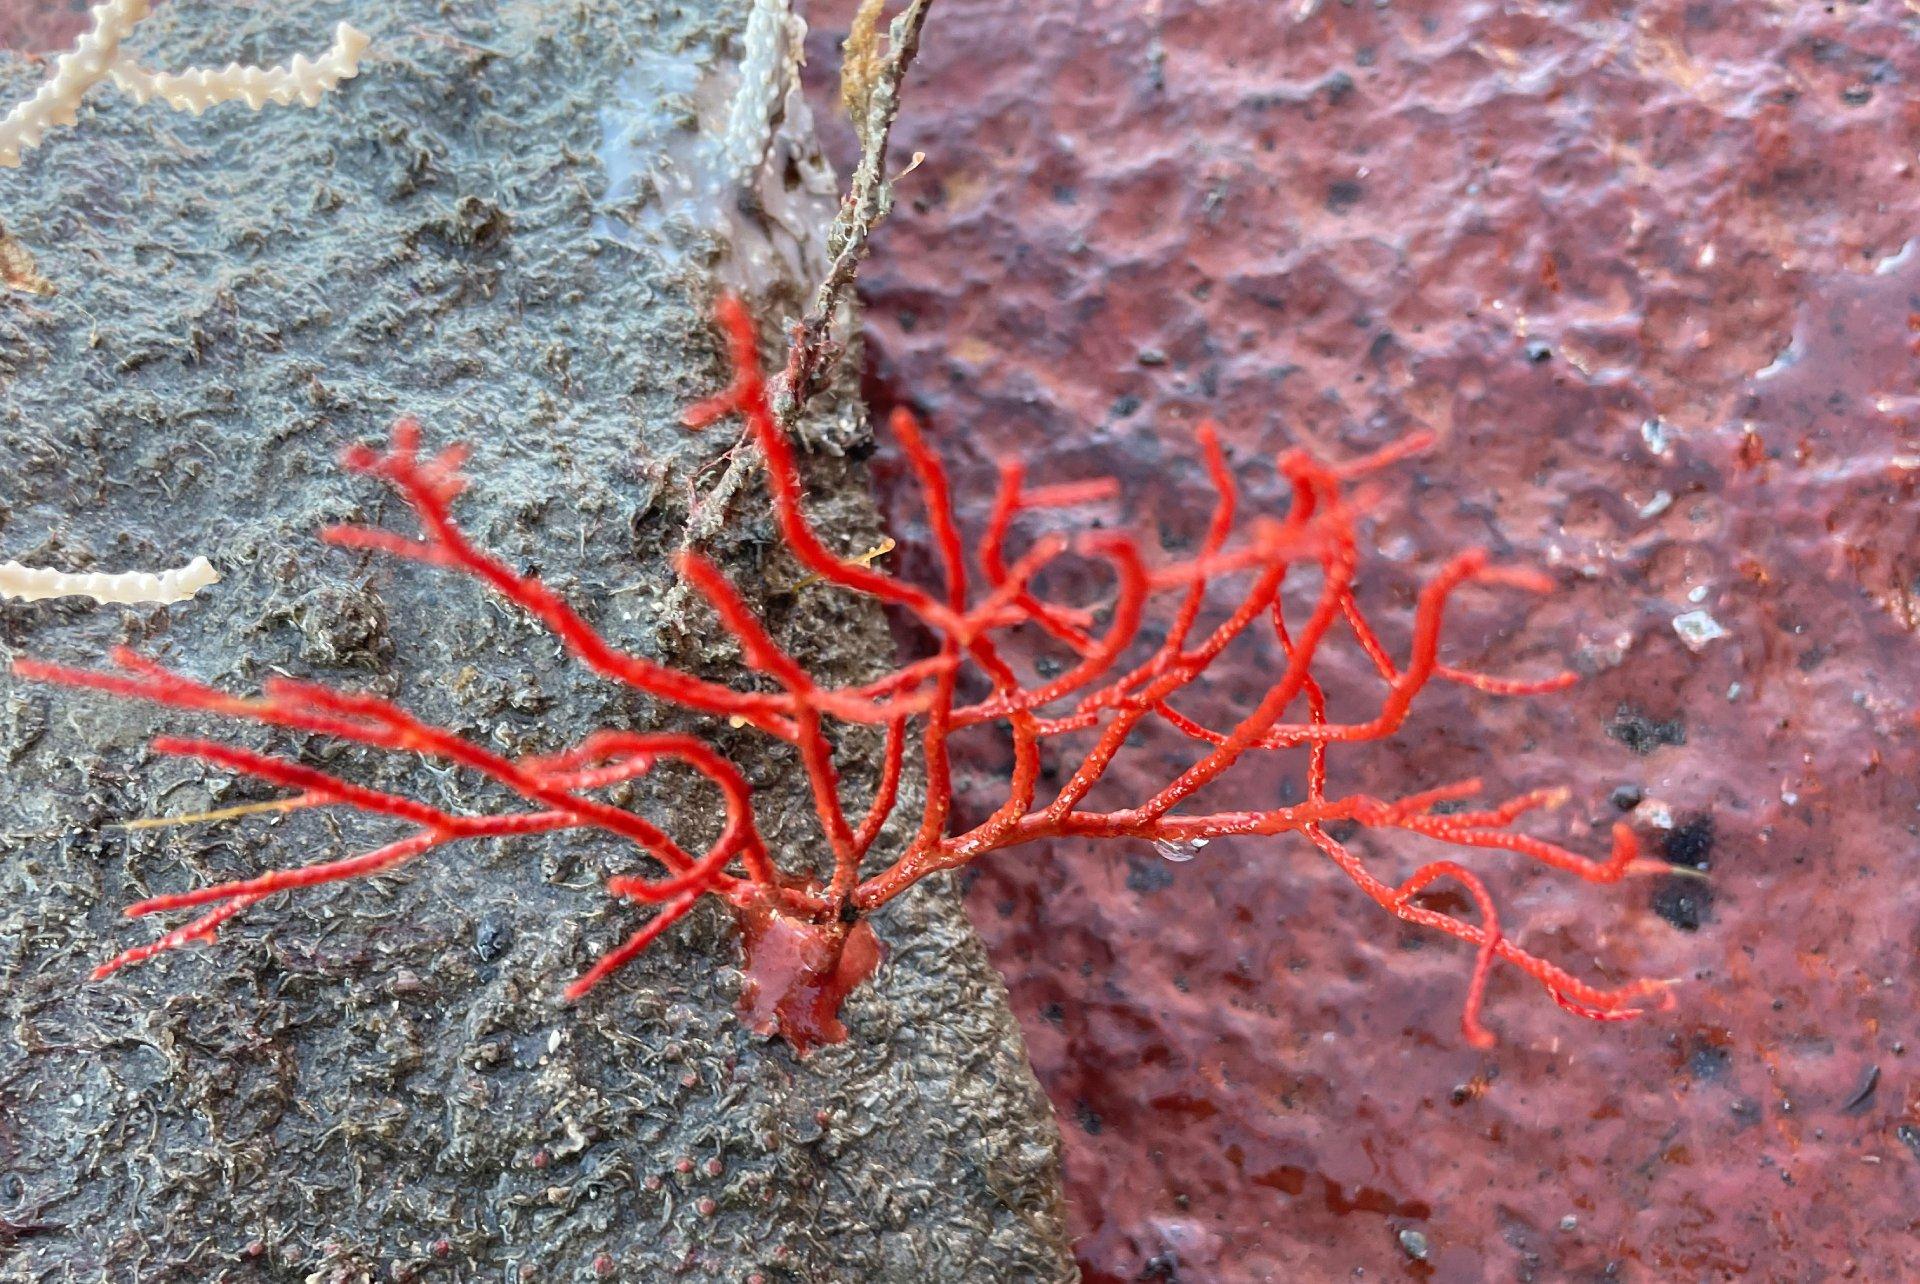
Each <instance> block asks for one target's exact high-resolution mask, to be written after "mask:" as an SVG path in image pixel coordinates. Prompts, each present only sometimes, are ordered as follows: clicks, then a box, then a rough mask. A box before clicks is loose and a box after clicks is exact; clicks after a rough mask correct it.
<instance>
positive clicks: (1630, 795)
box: [1607, 785, 1647, 811]
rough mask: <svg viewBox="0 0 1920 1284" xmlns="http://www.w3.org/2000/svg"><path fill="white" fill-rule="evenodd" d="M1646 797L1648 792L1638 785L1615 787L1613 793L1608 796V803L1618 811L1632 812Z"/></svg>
mask: <svg viewBox="0 0 1920 1284" xmlns="http://www.w3.org/2000/svg"><path fill="white" fill-rule="evenodd" d="M1646 796H1647V792H1646V790H1644V789H1642V788H1640V786H1638V785H1615V786H1614V788H1613V792H1612V793H1611V794H1609V795H1607V801H1608V802H1610V803H1612V804H1613V806H1614V809H1615V810H1616V811H1632V810H1633V809H1634V808H1635V807H1638V806H1639V805H1640V800H1641V799H1642V798H1645V797H1646Z"/></svg>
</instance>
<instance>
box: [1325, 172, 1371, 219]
mask: <svg viewBox="0 0 1920 1284" xmlns="http://www.w3.org/2000/svg"><path fill="white" fill-rule="evenodd" d="M1366 194H1367V189H1366V188H1364V187H1362V186H1360V184H1358V183H1356V182H1354V181H1353V180H1352V179H1350V178H1343V179H1341V180H1340V181H1339V182H1337V183H1335V184H1333V185H1332V186H1331V187H1329V188H1327V209H1328V210H1329V211H1330V212H1332V213H1334V214H1345V213H1346V212H1347V211H1348V210H1350V209H1352V208H1353V207H1354V206H1356V205H1358V204H1359V203H1360V198H1361V197H1363V196H1365V195H1366Z"/></svg>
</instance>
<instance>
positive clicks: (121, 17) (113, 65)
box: [0, 0, 368, 166]
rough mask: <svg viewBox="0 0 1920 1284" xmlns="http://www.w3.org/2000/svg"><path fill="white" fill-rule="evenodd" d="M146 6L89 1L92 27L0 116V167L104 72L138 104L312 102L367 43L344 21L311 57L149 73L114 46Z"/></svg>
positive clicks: (346, 73)
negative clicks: (274, 64) (36, 86)
mask: <svg viewBox="0 0 1920 1284" xmlns="http://www.w3.org/2000/svg"><path fill="white" fill-rule="evenodd" d="M149 11H150V6H149V0H102V2H101V3H100V4H96V5H95V6H94V7H93V10H92V17H93V24H92V26H91V27H89V28H88V30H87V32H86V33H85V34H84V35H82V36H81V37H80V38H79V40H77V41H75V42H74V46H73V48H72V49H71V50H69V51H68V52H66V53H64V54H62V55H60V57H59V58H58V59H57V60H55V62H54V68H53V74H52V75H51V76H49V77H47V80H46V82H45V83H44V84H42V85H41V86H40V88H39V89H37V90H35V91H34V94H33V97H31V98H29V99H27V100H26V101H25V102H23V103H21V104H20V105H19V106H17V107H15V108H14V109H13V110H12V111H10V112H8V113H7V115H6V118H5V119H4V120H0V166H15V165H18V164H19V163H20V156H21V153H23V152H26V151H30V150H32V149H33V148H35V147H38V146H39V145H40V140H41V139H42V138H43V137H44V136H45V135H46V132H47V130H48V129H50V128H52V127H53V126H56V125H71V124H73V123H74V122H75V121H77V120H78V119H79V107H80V100H81V99H83V98H85V97H86V96H87V93H88V92H89V91H90V90H92V88H93V87H94V86H95V85H97V84H99V83H100V82H101V81H102V80H105V79H107V78H108V77H112V79H113V81H114V83H115V84H117V85H119V86H120V88H122V89H124V90H126V92H127V93H129V94H131V95H133V97H134V98H135V99H136V100H138V101H139V102H141V103H146V102H150V101H152V100H153V99H155V98H158V99H160V100H161V101H162V102H165V103H167V104H168V105H169V106H172V107H176V108H179V109H180V110H182V111H190V112H192V113H193V114H194V115H196V116H197V115H199V114H200V113H201V112H203V111H205V110H206V109H207V108H208V107H211V106H213V105H214V104H215V103H224V102H244V103H245V104H247V106H248V107H251V108H252V109H253V110H255V111H258V110H260V108H262V107H263V106H265V105H266V104H267V103H268V102H276V103H281V104H283V105H284V104H288V103H292V102H294V101H296V100H297V101H299V102H300V103H302V104H304V105H306V106H308V107H312V106H314V105H316V104H317V103H318V102H319V101H320V99H321V98H322V97H323V96H324V95H325V94H326V93H327V91H328V90H330V89H333V88H334V87H335V86H337V85H338V84H339V83H340V82H341V81H343V80H350V79H352V78H353V77H354V76H355V75H357V74H359V70H360V55H361V54H363V53H364V52H366V49H367V44H368V39H367V37H366V36H365V35H364V34H363V33H361V32H359V31H356V30H354V29H353V28H352V27H350V26H348V25H347V24H346V23H344V22H343V23H341V24H340V25H339V26H338V27H337V28H335V29H334V35H333V45H332V47H330V48H329V49H328V50H327V51H326V52H325V53H324V54H322V55H321V56H320V57H319V58H318V59H309V58H308V57H307V56H306V55H305V54H297V55H295V56H294V58H293V61H292V62H290V63H287V64H285V65H282V66H278V67H246V66H242V65H241V64H239V63H230V64H228V65H227V66H226V67H225V68H222V69H221V70H218V71H215V70H212V69H210V68H189V69H187V70H186V71H182V72H174V73H158V74H156V73H154V72H150V71H147V70H146V69H145V68H143V67H141V66H140V64H139V63H137V62H135V61H134V60H133V58H132V57H131V56H130V55H128V54H126V53H123V52H122V51H121V49H120V44H121V42H122V41H124V40H125V39H126V38H127V36H128V35H129V34H131V33H132V31H133V29H134V28H135V27H137V26H139V25H140V23H141V22H142V21H143V20H144V19H145V18H146V17H147V15H148V13H149Z"/></svg>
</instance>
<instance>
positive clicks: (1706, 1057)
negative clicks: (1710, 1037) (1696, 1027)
mask: <svg viewBox="0 0 1920 1284" xmlns="http://www.w3.org/2000/svg"><path fill="white" fill-rule="evenodd" d="M1732 1064H1733V1053H1732V1052H1730V1051H1728V1050H1727V1049H1726V1048H1723V1047H1721V1046H1720V1045H1718V1044H1715V1043H1696V1044H1694V1045H1693V1051H1692V1052H1689V1053H1688V1054H1687V1074H1688V1076H1689V1077H1691V1078H1693V1079H1694V1080H1696V1081H1698V1082H1700V1083H1712V1082H1713V1081H1714V1080H1716V1079H1719V1078H1720V1077H1722V1076H1723V1075H1725V1074H1726V1073H1727V1068H1728V1067H1729V1066H1731V1065H1732Z"/></svg>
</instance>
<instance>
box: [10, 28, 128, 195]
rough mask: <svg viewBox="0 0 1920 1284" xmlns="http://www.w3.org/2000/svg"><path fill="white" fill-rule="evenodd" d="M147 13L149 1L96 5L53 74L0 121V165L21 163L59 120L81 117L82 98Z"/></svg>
mask: <svg viewBox="0 0 1920 1284" xmlns="http://www.w3.org/2000/svg"><path fill="white" fill-rule="evenodd" d="M146 16H147V0H104V3H101V4H97V5H95V6H94V7H93V26H92V27H91V28H90V29H89V30H88V31H87V32H86V34H85V35H83V36H81V37H80V38H79V39H78V40H76V41H75V42H74V45H73V48H72V49H70V50H68V51H67V52H66V53H63V54H61V55H60V57H59V58H58V59H56V60H55V61H54V64H53V74H52V75H51V76H48V77H47V79H46V83H44V84H42V85H41V86H40V88H38V89H36V90H35V91H34V93H33V97H31V98H29V99H27V101H25V102H23V103H21V104H20V105H19V106H17V107H15V108H14V109H13V110H12V111H10V112H8V113H7V116H6V119H5V120H0V165H5V166H13V165H18V164H19V163H20V153H21V152H24V151H29V150H31V149H33V148H35V147H38V146H39V145H40V139H41V137H42V136H44V135H45V134H46V132H47V130H48V129H50V128H51V127H53V126H55V125H71V124H73V123H74V121H76V120H78V119H79V107H80V100H81V99H82V98H84V97H86V96H87V91H88V90H89V89H92V88H93V87H94V86H95V85H97V84H99V83H100V82H101V81H102V80H104V79H105V78H106V77H107V74H108V73H109V72H111V71H112V70H113V64H114V61H115V59H116V58H118V57H119V54H120V42H121V41H122V40H124V39H126V37H127V33H128V32H130V31H132V30H133V29H134V27H135V26H137V25H138V24H139V22H140V20H141V19H142V18H145V17H146Z"/></svg>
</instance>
